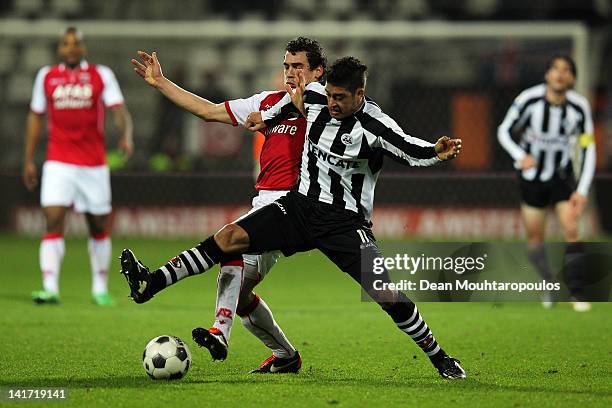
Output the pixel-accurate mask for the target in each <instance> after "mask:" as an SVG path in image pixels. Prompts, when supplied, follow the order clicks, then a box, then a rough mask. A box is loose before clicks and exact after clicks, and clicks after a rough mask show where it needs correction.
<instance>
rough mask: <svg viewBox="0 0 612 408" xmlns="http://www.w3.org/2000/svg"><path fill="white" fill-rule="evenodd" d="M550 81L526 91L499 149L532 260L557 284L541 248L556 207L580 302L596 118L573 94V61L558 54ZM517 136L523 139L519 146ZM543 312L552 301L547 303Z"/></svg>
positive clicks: (583, 305)
mask: <svg viewBox="0 0 612 408" xmlns="http://www.w3.org/2000/svg"><path fill="white" fill-rule="evenodd" d="M545 80H546V82H545V83H544V84H540V85H537V86H534V87H531V88H529V89H526V90H525V91H523V92H522V93H521V94H520V95H519V96H517V97H516V99H515V100H514V103H513V104H512V106H511V107H510V109H509V110H508V113H507V114H506V117H505V118H504V121H503V122H502V124H501V125H500V126H499V128H498V133H497V136H498V139H499V142H500V143H501V145H502V146H503V147H504V149H506V151H507V152H508V153H509V154H510V155H511V156H512V158H513V159H514V161H515V168H516V169H517V170H519V178H520V186H521V197H522V203H521V214H522V217H523V221H524V223H525V229H526V232H527V241H528V247H529V248H528V256H529V259H530V261H531V262H532V263H533V264H534V266H535V267H536V269H537V270H538V272H539V273H540V275H541V276H542V278H543V279H545V280H547V281H550V280H553V279H554V277H553V274H552V273H551V271H550V266H549V265H548V262H547V259H546V251H545V247H544V244H543V241H544V235H545V226H546V224H545V221H546V214H547V210H548V207H549V206H554V207H555V211H556V213H557V217H558V219H559V221H560V223H561V226H562V228H563V233H564V237H565V240H566V242H568V246H567V252H566V265H567V269H568V271H567V272H568V273H569V275H570V276H571V280H572V282H568V285H569V286H570V290H572V292H573V295H574V296H575V297H576V298H577V300H581V299H580V287H579V286H580V280H581V279H580V278H579V276H580V274H583V273H584V272H585V271H584V270H581V269H583V267H584V265H583V264H582V263H581V262H576V260H577V258H580V253H581V252H582V245H581V244H580V243H579V242H578V241H579V231H578V220H579V218H580V215H581V214H582V211H583V209H584V207H585V205H586V203H587V195H588V191H589V187H590V185H591V182H592V180H593V175H594V173H595V143H594V139H593V119H592V117H591V109H590V106H589V102H588V100H587V99H586V98H585V97H584V96H582V95H580V94H579V93H577V92H575V91H573V90H572V88H573V86H574V82H575V80H576V64H575V63H574V61H573V60H572V58H571V57H569V56H566V55H555V56H554V57H553V58H551V60H550V61H549V64H548V68H547V70H546V74H545ZM513 133H519V134H520V136H521V138H520V142H519V143H518V144H517V143H516V142H515V141H514V140H513V139H512V134H513ZM576 148H579V149H580V153H581V160H580V165H581V171H580V177H579V179H578V182H577V183H576V182H575V179H574V172H573V169H574V167H575V166H573V164H574V163H573V157H574V154H573V153H574V152H575V151H576ZM543 305H544V306H545V307H550V306H552V298H551V297H550V295H546V296H545V297H544V298H543ZM574 308H575V309H576V310H578V311H584V310H588V309H589V308H590V304H589V303H587V302H580V301H577V302H575V303H574Z"/></svg>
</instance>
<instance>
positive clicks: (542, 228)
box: [521, 203, 554, 309]
mask: <svg viewBox="0 0 612 408" xmlns="http://www.w3.org/2000/svg"><path fill="white" fill-rule="evenodd" d="M547 213H548V211H547V209H546V208H539V207H532V206H530V205H527V204H525V203H523V204H521V217H522V219H523V224H524V225H525V232H526V234H527V257H528V258H529V261H530V262H531V263H532V264H533V266H534V267H535V269H536V271H537V272H538V274H539V275H540V277H541V278H542V279H544V280H545V281H547V282H552V281H553V280H554V276H553V274H552V272H551V270H550V265H549V263H548V258H547V256H546V246H545V245H544V238H545V234H546V216H547ZM553 305H554V299H553V296H552V294H551V293H550V292H545V293H542V306H544V307H545V308H547V309H549V308H551V307H552V306H553Z"/></svg>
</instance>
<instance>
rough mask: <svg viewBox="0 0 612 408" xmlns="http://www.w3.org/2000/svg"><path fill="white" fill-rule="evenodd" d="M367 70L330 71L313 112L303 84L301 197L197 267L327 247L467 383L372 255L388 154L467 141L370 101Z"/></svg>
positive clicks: (446, 149)
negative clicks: (406, 126)
mask: <svg viewBox="0 0 612 408" xmlns="http://www.w3.org/2000/svg"><path fill="white" fill-rule="evenodd" d="M366 69H367V67H366V66H365V65H363V64H361V62H359V60H357V59H355V58H352V57H345V58H341V59H339V60H337V61H336V62H335V63H334V64H333V65H332V66H331V67H330V68H329V69H328V70H327V84H326V86H325V87H323V86H322V85H318V86H313V85H312V84H309V85H308V86H307V87H306V92H305V93H304V99H305V100H304V105H305V108H304V106H301V104H300V103H299V100H301V95H302V93H303V89H304V84H303V81H301V82H302V83H301V84H300V86H299V87H298V88H297V91H296V92H290V94H291V95H292V96H293V99H295V101H296V103H297V105H298V106H300V108H301V109H300V110H301V111H303V112H306V110H307V117H306V119H307V122H308V126H307V131H306V139H307V143H306V144H305V148H304V153H303V156H302V163H301V176H300V177H301V178H302V180H301V183H300V187H299V191H291V192H289V194H287V195H286V196H284V197H281V198H280V199H278V200H277V201H275V202H274V203H272V204H270V205H268V206H266V207H263V208H261V209H259V210H258V211H256V212H254V213H252V214H250V215H248V216H246V217H244V218H242V219H240V220H238V221H236V222H235V223H233V224H228V225H226V226H225V227H223V228H222V229H221V230H220V231H219V232H217V233H216V234H215V235H214V236H211V237H209V238H207V239H206V240H205V241H203V242H202V243H200V244H199V245H197V246H196V247H195V249H196V250H197V252H198V254H200V255H201V258H202V260H203V261H204V262H198V263H195V262H194V264H193V265H190V268H192V269H194V270H195V269H197V272H198V273H201V272H203V271H204V270H207V269H209V268H211V267H212V266H213V265H214V264H216V263H218V262H220V261H222V260H223V259H225V258H226V257H228V256H230V255H229V254H236V253H260V252H265V251H269V250H281V251H282V252H283V253H284V254H285V255H286V256H289V255H291V254H294V253H296V252H301V251H308V250H312V249H319V250H320V251H321V252H323V253H324V254H325V255H326V256H327V257H328V258H329V259H330V260H331V261H332V262H334V263H335V264H336V265H337V266H338V267H339V268H340V269H341V270H342V271H344V272H346V273H348V274H349V275H350V276H351V277H352V278H353V279H354V280H356V281H357V282H358V283H359V284H360V285H361V286H362V287H363V288H364V290H365V291H366V292H367V293H368V294H370V295H371V296H372V297H373V298H374V300H375V301H376V302H377V303H378V304H379V305H380V306H381V307H382V308H383V310H384V311H385V312H387V314H389V316H391V318H392V319H393V321H394V322H395V323H396V325H397V326H398V328H399V329H400V330H402V331H403V332H405V333H406V334H408V335H409V336H410V337H411V338H412V339H413V340H414V341H415V342H416V344H417V345H418V346H419V347H420V348H421V349H422V350H423V351H424V352H425V353H426V354H427V356H428V357H429V359H430V360H431V362H432V364H433V365H434V366H435V367H436V369H437V370H438V372H439V373H440V375H441V376H442V377H445V378H465V371H464V370H463V368H461V366H460V365H459V361H458V360H456V359H454V358H452V357H450V356H448V355H447V354H446V353H445V352H444V350H443V349H442V348H441V347H440V346H439V344H438V343H437V341H436V339H435V338H434V336H433V334H432V332H431V330H430V329H429V327H428V325H427V324H426V323H425V321H424V319H423V317H422V316H421V314H420V313H419V311H418V308H417V307H416V305H415V304H414V303H413V302H412V301H410V299H408V298H407V297H406V296H405V295H404V294H403V293H401V292H399V291H397V290H390V289H386V290H379V291H375V290H374V287H373V285H372V283H373V281H374V280H376V279H382V280H385V279H388V276H387V274H386V272H385V273H383V274H382V275H375V274H374V269H373V262H374V258H378V257H381V256H382V255H381V254H380V251H379V249H378V246H377V244H376V240H375V238H374V235H373V234H372V230H371V225H372V224H371V222H370V220H369V218H370V214H371V211H372V200H373V190H374V187H375V184H376V179H377V176H378V174H379V172H380V169H381V166H382V160H383V157H384V156H390V157H391V158H393V159H395V160H398V161H400V162H402V163H404V164H408V165H417V166H419V165H421V166H422V165H433V164H435V163H437V162H440V161H442V160H448V159H451V158H454V157H456V156H457V155H458V154H459V152H460V150H461V140H458V139H453V140H451V139H450V138H448V137H442V138H440V139H439V140H438V142H437V143H436V144H435V145H434V144H431V143H429V142H426V141H424V140H421V139H417V138H414V137H412V136H409V135H407V134H405V133H404V132H403V131H402V129H401V128H400V127H399V126H398V125H397V124H396V123H395V121H393V119H391V118H390V117H388V116H387V115H386V114H384V113H383V112H382V111H381V110H380V108H379V107H378V106H377V105H376V104H375V103H374V102H373V101H370V100H367V99H366V97H365V77H366V75H365V74H366ZM271 109H272V110H274V111H276V112H277V113H279V118H282V115H285V114H290V113H292V112H293V111H294V109H295V106H294V105H293V104H292V97H291V96H288V97H286V98H283V99H282V100H281V102H279V104H278V105H275V107H272V108H271ZM250 116H251V120H252V121H253V118H254V117H259V118H261V113H257V114H256V115H250ZM255 122H256V125H254V126H252V127H251V128H252V129H253V128H254V127H257V128H259V127H261V128H263V127H265V124H263V122H261V121H260V120H256V121H255ZM256 130H259V129H256ZM128 252H129V251H128ZM124 253H125V251H124ZM126 260H127V262H124V261H126ZM362 265H363V266H362ZM122 268H123V273H125V274H126V275H128V276H130V277H133V279H131V278H130V279H128V280H129V282H130V286H131V287H132V291H134V290H136V291H138V290H140V289H139V288H141V287H143V286H147V285H148V284H149V282H152V281H153V280H154V279H153V278H152V277H151V275H154V276H155V275H160V276H161V274H163V271H161V270H160V269H158V270H156V271H154V272H153V273H152V274H149V273H148V272H147V271H146V270H145V268H144V267H143V266H142V265H140V264H139V262H132V261H131V260H130V259H124V258H123V256H122ZM156 281H158V282H165V280H162V279H156ZM132 282H133V283H134V285H133V286H132ZM145 282H146V285H145V284H144V283H145ZM159 289H161V288H158V290H159Z"/></svg>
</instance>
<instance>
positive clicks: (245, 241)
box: [215, 224, 249, 252]
mask: <svg viewBox="0 0 612 408" xmlns="http://www.w3.org/2000/svg"><path fill="white" fill-rule="evenodd" d="M215 241H216V242H217V245H219V248H221V250H222V251H224V252H231V251H233V250H235V249H246V248H248V245H249V236H248V234H247V233H246V231H245V230H244V229H243V228H242V227H240V226H239V225H236V224H227V225H226V226H224V227H223V228H221V229H220V230H219V231H218V232H217V233H216V234H215ZM245 246H246V248H245Z"/></svg>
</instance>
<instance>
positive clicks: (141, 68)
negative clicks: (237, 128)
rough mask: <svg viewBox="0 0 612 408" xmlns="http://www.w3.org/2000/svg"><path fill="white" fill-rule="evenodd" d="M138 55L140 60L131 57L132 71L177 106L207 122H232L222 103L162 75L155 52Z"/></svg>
mask: <svg viewBox="0 0 612 408" xmlns="http://www.w3.org/2000/svg"><path fill="white" fill-rule="evenodd" d="M138 56H139V57H140V60H141V61H142V62H140V61H138V60H136V59H132V65H134V67H135V68H134V71H136V73H137V74H138V75H140V76H141V77H142V78H143V79H144V80H145V82H146V83H147V84H149V85H151V86H152V87H153V88H156V89H157V90H158V91H160V92H161V93H162V94H163V95H164V96H165V97H166V98H168V99H170V100H171V101H172V102H174V103H175V104H176V105H177V106H180V107H181V108H183V109H185V110H186V111H188V112H191V113H192V114H194V115H196V116H197V117H199V118H201V119H204V120H205V121H207V122H221V123H227V124H233V122H232V118H231V117H230V115H229V113H228V112H227V110H226V109H225V105H224V104H223V103H213V102H211V101H209V100H207V99H204V98H202V97H200V96H198V95H196V94H194V93H191V92H189V91H187V90H185V89H183V88H181V87H180V86H178V85H177V84H175V83H174V82H172V81H170V80H169V79H168V78H166V77H164V74H163V71H162V68H161V65H160V63H159V60H158V59H157V53H156V52H153V53H152V54H151V55H149V54H147V53H146V52H144V51H138Z"/></svg>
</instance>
